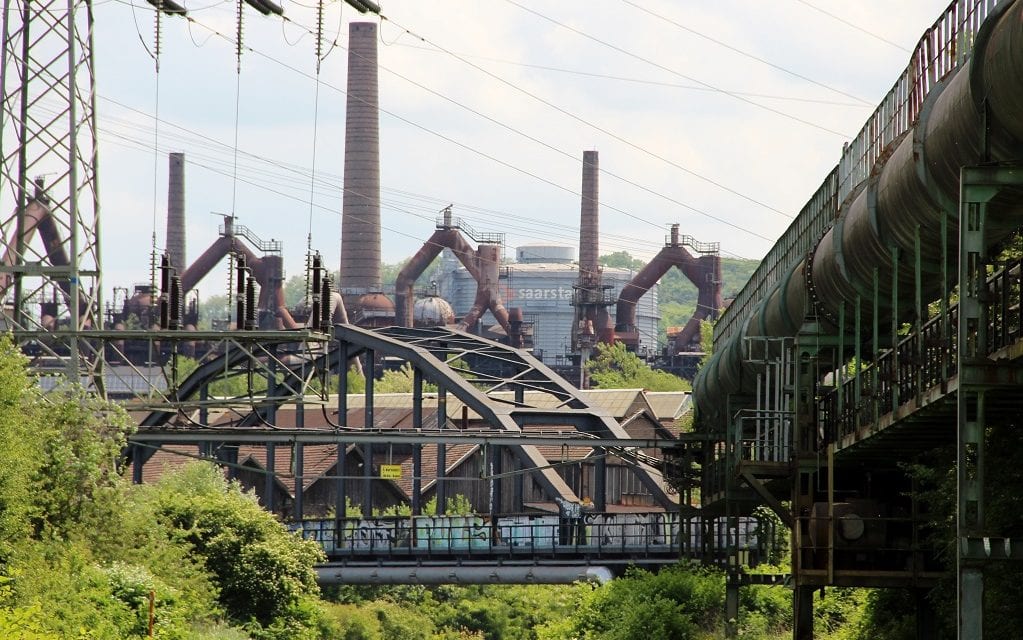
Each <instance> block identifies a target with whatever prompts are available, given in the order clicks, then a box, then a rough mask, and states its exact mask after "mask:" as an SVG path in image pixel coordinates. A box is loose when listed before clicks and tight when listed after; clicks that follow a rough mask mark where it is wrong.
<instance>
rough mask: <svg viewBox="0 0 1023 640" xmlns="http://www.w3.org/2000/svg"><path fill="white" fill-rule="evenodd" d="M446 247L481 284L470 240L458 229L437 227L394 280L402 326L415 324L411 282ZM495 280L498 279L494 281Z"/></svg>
mask: <svg viewBox="0 0 1023 640" xmlns="http://www.w3.org/2000/svg"><path fill="white" fill-rule="evenodd" d="M445 248H447V249H451V251H452V253H454V254H455V257H456V258H458V261H459V262H461V263H462V265H464V266H465V269H466V271H468V272H469V274H470V275H472V277H473V279H474V280H476V282H477V283H478V282H479V281H480V270H479V267H478V266H477V260H476V252H475V251H474V250H473V248H472V246H471V245H470V244H469V242H468V241H467V240H466V239H465V238H463V237H462V234H461V233H459V231H458V229H453V228H448V229H437V230H436V231H434V232H433V235H432V236H430V239H429V240H427V241H426V242H425V243H424V244H423V247H422V248H421V249H420V250H419V251H418V252H416V254H415V255H414V256H412V259H411V260H409V261H408V264H406V265H405V266H404V267H403V268H402V270H401V271H400V272H399V273H398V278H397V279H396V280H395V283H394V315H395V317H394V320H395V324H397V325H398V326H399V327H411V326H412V313H413V306H414V304H415V300H414V295H413V292H412V285H414V284H415V282H416V279H417V278H418V277H419V276H421V275H423V272H424V271H426V268H427V267H429V266H430V263H431V262H432V261H433V259H434V258H436V257H437V256H438V255H440V252H441V251H443V250H444V249H445ZM495 282H496V280H495Z"/></svg>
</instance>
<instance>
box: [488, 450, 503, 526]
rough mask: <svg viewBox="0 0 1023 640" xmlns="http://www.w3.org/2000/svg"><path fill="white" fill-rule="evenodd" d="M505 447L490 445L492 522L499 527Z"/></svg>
mask: <svg viewBox="0 0 1023 640" xmlns="http://www.w3.org/2000/svg"><path fill="white" fill-rule="evenodd" d="M503 455H504V447H502V446H501V445H497V444H494V445H490V474H489V475H490V521H491V522H493V523H494V525H495V526H496V525H497V516H498V515H499V514H500V513H501V503H502V502H503V498H504V496H503V495H502V491H501V484H502V482H503V480H502V479H501V472H502V471H503V469H502V459H501V457H502V456H503Z"/></svg>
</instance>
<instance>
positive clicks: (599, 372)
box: [586, 342, 691, 391]
mask: <svg viewBox="0 0 1023 640" xmlns="http://www.w3.org/2000/svg"><path fill="white" fill-rule="evenodd" d="M586 370H587V372H589V374H590V382H591V383H593V384H595V385H596V386H598V387H600V388H601V389H646V390H647V391H689V390H690V389H691V387H690V384H689V383H688V382H687V381H685V380H683V379H682V378H679V377H678V376H674V375H672V374H670V373H668V372H666V371H657V370H654V369H651V368H650V365H648V364H647V363H645V362H643V360H641V359H640V358H639V356H637V355H636V354H634V353H632V352H630V351H629V350H628V349H626V348H625V343H622V342H616V343H614V344H610V345H609V344H600V345H598V346H597V350H596V354H595V355H594V357H593V358H592V359H591V360H590V361H589V362H587V363H586Z"/></svg>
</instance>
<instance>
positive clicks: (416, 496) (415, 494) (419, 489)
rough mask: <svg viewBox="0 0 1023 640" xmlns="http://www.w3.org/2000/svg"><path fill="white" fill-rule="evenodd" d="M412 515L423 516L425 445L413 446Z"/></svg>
mask: <svg viewBox="0 0 1023 640" xmlns="http://www.w3.org/2000/svg"><path fill="white" fill-rule="evenodd" d="M412 515H414V516H421V515H423V445H421V444H414V445H412Z"/></svg>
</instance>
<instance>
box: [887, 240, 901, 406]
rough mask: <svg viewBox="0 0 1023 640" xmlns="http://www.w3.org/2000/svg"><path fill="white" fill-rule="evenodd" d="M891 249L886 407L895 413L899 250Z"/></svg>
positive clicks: (897, 371)
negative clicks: (888, 395) (888, 400)
mask: <svg viewBox="0 0 1023 640" xmlns="http://www.w3.org/2000/svg"><path fill="white" fill-rule="evenodd" d="M891 251H892V320H891V324H892V344H891V348H892V365H891V366H892V370H891V379H890V380H889V381H888V384H889V385H890V386H891V392H892V400H891V406H890V407H887V409H888V410H889V411H891V412H892V413H895V410H896V409H898V408H899V403H900V401H899V381H900V380H901V379H902V376H900V375H899V258H900V251H899V248H898V247H897V246H893V247H892V248H891Z"/></svg>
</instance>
